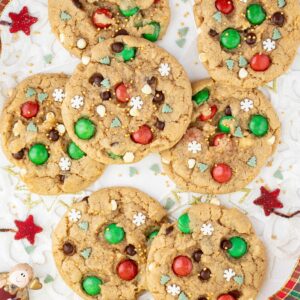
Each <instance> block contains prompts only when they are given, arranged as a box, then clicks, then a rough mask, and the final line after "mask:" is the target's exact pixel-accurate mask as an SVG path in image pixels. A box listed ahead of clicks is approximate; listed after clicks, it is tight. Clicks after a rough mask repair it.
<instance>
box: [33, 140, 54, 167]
mask: <svg viewBox="0 0 300 300" xmlns="http://www.w3.org/2000/svg"><path fill="white" fill-rule="evenodd" d="M28 157H29V160H30V161H31V162H32V163H34V164H35V165H37V166H39V165H43V164H44V163H45V162H46V161H47V160H48V158H49V153H48V150H47V148H46V146H45V145H43V144H35V145H33V146H31V148H30V149H29V151H28Z"/></svg>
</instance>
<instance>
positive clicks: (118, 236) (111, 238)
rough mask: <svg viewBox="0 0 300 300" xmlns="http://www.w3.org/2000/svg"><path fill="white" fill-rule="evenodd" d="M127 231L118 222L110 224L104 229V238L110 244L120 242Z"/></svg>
mask: <svg viewBox="0 0 300 300" xmlns="http://www.w3.org/2000/svg"><path fill="white" fill-rule="evenodd" d="M124 237H125V231H124V229H123V228H122V227H119V226H117V224H115V223H112V224H109V225H108V226H107V227H106V228H105V230H104V238H105V240H106V241H107V242H108V243H109V244H119V243H121V242H122V241H123V240H124Z"/></svg>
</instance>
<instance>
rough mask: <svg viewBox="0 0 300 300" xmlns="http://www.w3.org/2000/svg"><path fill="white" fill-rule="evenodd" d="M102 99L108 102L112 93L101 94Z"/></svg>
mask: <svg viewBox="0 0 300 300" xmlns="http://www.w3.org/2000/svg"><path fill="white" fill-rule="evenodd" d="M100 97H101V99H102V100H104V101H107V100H109V99H111V92H110V91H104V92H101V93H100Z"/></svg>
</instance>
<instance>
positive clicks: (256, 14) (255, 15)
mask: <svg viewBox="0 0 300 300" xmlns="http://www.w3.org/2000/svg"><path fill="white" fill-rule="evenodd" d="M246 17H247V20H248V21H249V22H250V23H251V24H252V25H260V24H262V23H263V22H264V21H265V19H266V17H267V14H266V11H265V10H264V8H263V7H262V6H261V5H260V4H257V3H256V4H250V5H249V6H248V7H247V12H246Z"/></svg>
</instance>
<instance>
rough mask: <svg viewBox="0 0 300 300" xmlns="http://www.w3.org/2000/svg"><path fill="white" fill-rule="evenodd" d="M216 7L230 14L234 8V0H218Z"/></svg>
mask: <svg viewBox="0 0 300 300" xmlns="http://www.w3.org/2000/svg"><path fill="white" fill-rule="evenodd" d="M215 5H216V9H217V10H218V11H220V12H221V13H223V14H225V15H228V14H230V13H231V12H233V10H234V5H233V2H232V0H216V2H215Z"/></svg>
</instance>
